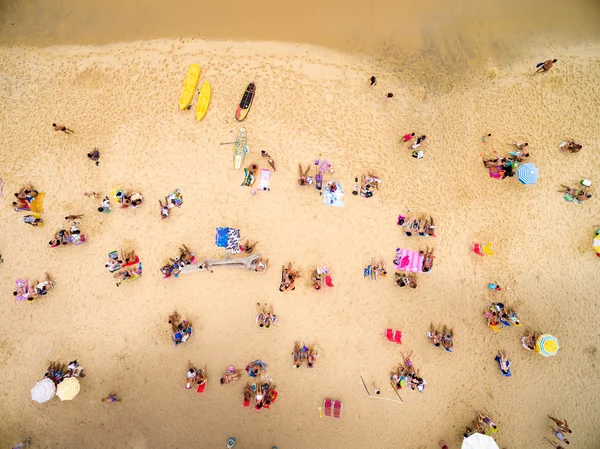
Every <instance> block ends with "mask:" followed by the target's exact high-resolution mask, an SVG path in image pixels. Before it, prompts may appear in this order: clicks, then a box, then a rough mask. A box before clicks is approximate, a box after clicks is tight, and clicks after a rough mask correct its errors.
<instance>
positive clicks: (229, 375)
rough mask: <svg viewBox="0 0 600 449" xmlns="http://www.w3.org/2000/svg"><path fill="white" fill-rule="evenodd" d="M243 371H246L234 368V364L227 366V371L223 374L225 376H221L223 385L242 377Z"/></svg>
mask: <svg viewBox="0 0 600 449" xmlns="http://www.w3.org/2000/svg"><path fill="white" fill-rule="evenodd" d="M243 372H244V371H243V370H241V369H238V370H236V369H234V368H233V366H230V367H229V368H227V372H226V373H225V374H223V377H221V380H220V382H221V385H225V384H229V383H233V382H236V381H238V380H239V379H240V378H241V377H242V374H243Z"/></svg>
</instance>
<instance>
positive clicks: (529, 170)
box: [517, 163, 538, 184]
mask: <svg viewBox="0 0 600 449" xmlns="http://www.w3.org/2000/svg"><path fill="white" fill-rule="evenodd" d="M517 176H518V178H519V181H521V183H522V184H535V182H536V181H537V179H538V169H537V167H536V166H535V165H533V164H531V163H527V164H523V165H521V166H520V167H519V169H518V170H517Z"/></svg>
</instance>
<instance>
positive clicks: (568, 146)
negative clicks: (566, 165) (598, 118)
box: [558, 139, 583, 153]
mask: <svg viewBox="0 0 600 449" xmlns="http://www.w3.org/2000/svg"><path fill="white" fill-rule="evenodd" d="M582 148H583V145H581V144H580V143H579V142H575V141H574V140H569V139H567V140H563V141H562V142H561V143H560V144H559V145H558V149H559V150H560V152H561V153H563V152H565V151H568V152H569V153H579V152H580V151H581V149H582Z"/></svg>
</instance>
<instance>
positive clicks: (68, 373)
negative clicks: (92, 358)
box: [44, 360, 85, 385]
mask: <svg viewBox="0 0 600 449" xmlns="http://www.w3.org/2000/svg"><path fill="white" fill-rule="evenodd" d="M44 377H46V378H48V379H50V380H51V381H52V382H54V384H55V385H58V384H59V383H61V382H62V381H63V380H65V379H66V378H67V377H85V374H84V373H83V367H81V366H79V363H77V360H73V361H72V362H69V364H68V365H66V366H65V364H64V363H59V362H50V364H49V365H48V368H46V373H45V374H44Z"/></svg>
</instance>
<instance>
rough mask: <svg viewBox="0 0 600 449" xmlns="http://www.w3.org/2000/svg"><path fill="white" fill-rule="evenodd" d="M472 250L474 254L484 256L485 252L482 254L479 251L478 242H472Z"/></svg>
mask: <svg viewBox="0 0 600 449" xmlns="http://www.w3.org/2000/svg"><path fill="white" fill-rule="evenodd" d="M473 252H474V253H475V254H477V255H478V256H485V254H483V253H482V252H481V247H480V245H479V243H474V244H473Z"/></svg>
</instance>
